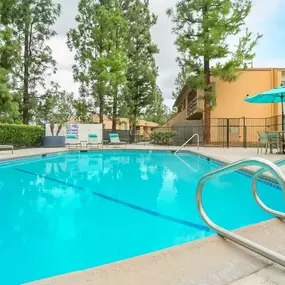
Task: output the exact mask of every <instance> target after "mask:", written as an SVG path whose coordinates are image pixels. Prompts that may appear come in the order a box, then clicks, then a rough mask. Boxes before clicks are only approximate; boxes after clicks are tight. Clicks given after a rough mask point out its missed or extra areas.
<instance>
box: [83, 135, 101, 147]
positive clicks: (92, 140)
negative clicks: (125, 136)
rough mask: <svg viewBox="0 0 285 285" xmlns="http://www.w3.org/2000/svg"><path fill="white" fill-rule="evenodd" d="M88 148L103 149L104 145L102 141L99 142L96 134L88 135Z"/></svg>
mask: <svg viewBox="0 0 285 285" xmlns="http://www.w3.org/2000/svg"><path fill="white" fill-rule="evenodd" d="M88 146H90V147H91V148H92V146H97V147H99V146H101V147H103V143H102V141H99V138H98V136H97V135H96V134H88V143H87V147H88Z"/></svg>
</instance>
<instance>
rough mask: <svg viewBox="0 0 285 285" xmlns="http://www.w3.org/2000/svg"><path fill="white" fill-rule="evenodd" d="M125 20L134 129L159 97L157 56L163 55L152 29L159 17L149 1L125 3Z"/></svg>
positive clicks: (128, 92) (127, 94) (129, 101)
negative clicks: (157, 94) (153, 40)
mask: <svg viewBox="0 0 285 285" xmlns="http://www.w3.org/2000/svg"><path fill="white" fill-rule="evenodd" d="M123 11H124V17H125V19H126V20H127V21H128V49H127V51H128V61H127V63H128V66H127V73H126V77H127V84H126V90H125V100H126V102H127V106H128V115H129V118H130V121H131V124H132V129H133V130H134V131H135V130H136V124H137V120H138V119H139V117H140V116H141V115H143V114H144V113H145V111H146V108H147V107H148V106H150V105H151V103H152V101H153V100H154V98H155V95H156V87H157V84H156V79H157V67H156V64H155V59H154V55H155V54H156V53H158V52H159V50H158V48H157V46H156V45H155V44H154V43H153V42H152V39H151V33H150V29H151V27H152V26H153V25H155V24H156V21H157V18H156V16H155V15H154V14H152V13H151V12H150V8H149V1H148V0H125V1H124V4H123Z"/></svg>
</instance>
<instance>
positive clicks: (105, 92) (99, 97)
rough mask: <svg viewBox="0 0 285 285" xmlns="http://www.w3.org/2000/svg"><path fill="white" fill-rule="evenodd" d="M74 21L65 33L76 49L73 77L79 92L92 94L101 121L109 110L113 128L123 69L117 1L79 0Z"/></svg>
mask: <svg viewBox="0 0 285 285" xmlns="http://www.w3.org/2000/svg"><path fill="white" fill-rule="evenodd" d="M76 21H77V23H78V26H77V28H76V29H72V30H71V31H70V32H69V34H68V46H69V48H70V49H71V50H75V51H76V55H75V61H76V65H74V67H73V70H74V79H75V80H76V81H78V82H80V84H81V86H82V88H81V94H82V96H84V95H85V94H90V95H91V96H92V97H93V99H94V103H95V106H96V107H98V108H99V117H100V123H103V116H104V114H110V113H111V114H112V117H113V129H114V130H115V129H116V123H117V114H118V108H119V102H120V98H119V97H120V95H121V93H122V90H123V87H124V82H125V69H126V52H125V51H126V45H125V41H126V24H127V23H126V21H125V20H124V18H123V17H122V10H121V7H120V1H117V0H104V1H103V0H101V1H98V0H81V1H80V2H79V6H78V15H77V17H76ZM84 93H85V94H84Z"/></svg>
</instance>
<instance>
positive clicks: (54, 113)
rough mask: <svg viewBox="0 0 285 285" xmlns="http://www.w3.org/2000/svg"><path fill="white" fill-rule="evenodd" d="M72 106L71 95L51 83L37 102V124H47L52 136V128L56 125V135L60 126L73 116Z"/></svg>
mask: <svg viewBox="0 0 285 285" xmlns="http://www.w3.org/2000/svg"><path fill="white" fill-rule="evenodd" d="M73 106H74V102H73V93H68V92H66V91H65V90H62V89H61V88H60V86H59V85H58V84H57V83H53V84H52V86H51V88H49V89H47V91H46V93H45V94H44V96H42V97H41V100H40V101H39V102H38V107H37V112H36V119H37V123H38V124H47V123H49V124H50V125H51V131H52V134H53V135H54V133H53V127H54V125H55V124H58V125H59V128H58V130H57V132H56V135H58V134H59V132H60V130H61V128H62V126H63V125H64V124H65V123H66V122H68V121H69V120H70V119H71V118H72V117H73V116H74V108H73Z"/></svg>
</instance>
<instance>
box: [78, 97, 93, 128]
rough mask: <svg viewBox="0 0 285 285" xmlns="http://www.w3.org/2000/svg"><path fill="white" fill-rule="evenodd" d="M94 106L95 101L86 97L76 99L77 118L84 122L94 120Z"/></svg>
mask: <svg viewBox="0 0 285 285" xmlns="http://www.w3.org/2000/svg"><path fill="white" fill-rule="evenodd" d="M92 106H93V103H92V102H91V101H90V100H87V99H86V98H84V97H80V98H78V99H74V101H73V107H74V109H75V120H76V121H78V122H80V123H84V124H86V123H90V122H92V113H93V110H92Z"/></svg>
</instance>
